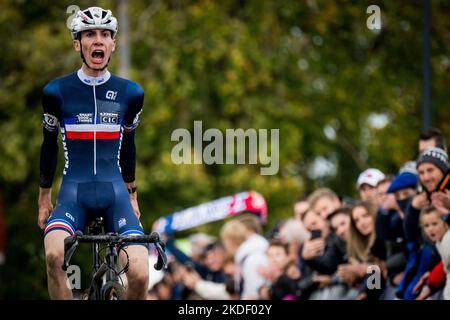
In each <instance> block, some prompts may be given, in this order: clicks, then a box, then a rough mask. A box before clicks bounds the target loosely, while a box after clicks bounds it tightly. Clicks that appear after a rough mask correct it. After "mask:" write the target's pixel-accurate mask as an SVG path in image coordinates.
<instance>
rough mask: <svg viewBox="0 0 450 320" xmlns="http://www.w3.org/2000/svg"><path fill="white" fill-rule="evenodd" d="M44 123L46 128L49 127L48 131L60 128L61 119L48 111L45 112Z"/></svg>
mask: <svg viewBox="0 0 450 320" xmlns="http://www.w3.org/2000/svg"><path fill="white" fill-rule="evenodd" d="M43 124H44V128H45V129H47V130H48V131H55V130H58V126H59V121H58V118H57V117H55V116H53V115H51V114H48V113H44V121H43Z"/></svg>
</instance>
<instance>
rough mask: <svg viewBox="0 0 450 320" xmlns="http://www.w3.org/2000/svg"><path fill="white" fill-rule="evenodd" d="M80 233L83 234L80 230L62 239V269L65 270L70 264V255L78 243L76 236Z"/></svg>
mask: <svg viewBox="0 0 450 320" xmlns="http://www.w3.org/2000/svg"><path fill="white" fill-rule="evenodd" d="M81 235H83V233H82V232H81V231H77V232H76V233H75V234H74V235H72V236H69V237H67V238H65V239H64V262H63V265H62V269H63V270H64V271H67V268H68V267H69V265H70V260H71V259H72V256H73V254H74V253H75V250H76V249H77V247H78V244H79V241H78V239H77V237H78V236H81Z"/></svg>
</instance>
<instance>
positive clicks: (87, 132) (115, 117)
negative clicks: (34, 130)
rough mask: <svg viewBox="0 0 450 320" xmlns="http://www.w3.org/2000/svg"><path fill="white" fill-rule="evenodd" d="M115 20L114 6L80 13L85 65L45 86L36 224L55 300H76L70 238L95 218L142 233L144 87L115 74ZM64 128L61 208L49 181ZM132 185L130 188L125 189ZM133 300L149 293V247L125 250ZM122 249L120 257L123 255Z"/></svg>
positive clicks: (77, 23) (77, 21)
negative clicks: (139, 175) (139, 146)
mask: <svg viewBox="0 0 450 320" xmlns="http://www.w3.org/2000/svg"><path fill="white" fill-rule="evenodd" d="M117 30H118V29H117V19H116V18H115V17H114V16H113V15H112V13H111V11H110V10H104V9H102V8H99V7H90V8H88V9H86V10H83V11H78V13H77V14H76V16H75V17H74V19H73V20H72V23H71V33H72V38H73V45H74V48H75V50H76V51H77V52H80V55H81V59H82V61H83V63H82V66H81V68H80V69H79V70H78V71H77V72H74V73H71V74H69V75H66V76H63V77H61V78H57V79H55V80H53V81H50V82H49V83H48V84H47V85H46V86H45V88H44V90H43V100H42V104H43V108H44V120H43V127H44V128H43V135H44V138H43V143H42V147H41V156H40V192H39V200H38V205H39V217H38V224H39V226H40V228H41V229H43V230H44V246H45V257H46V264H47V277H48V290H49V295H50V298H52V299H71V298H72V292H71V290H70V289H69V288H68V286H67V285H66V281H67V275H66V273H65V272H64V271H63V270H62V269H61V266H62V263H63V259H64V239H65V238H66V237H67V236H68V235H71V234H73V233H74V232H75V231H76V230H82V231H84V228H85V225H86V222H87V221H88V220H89V219H92V218H95V217H98V216H102V217H103V218H104V220H105V227H106V231H107V232H117V233H119V234H122V235H141V234H143V229H142V226H141V224H140V222H139V217H140V212H139V206H138V202H137V193H136V184H135V163H136V160H135V157H136V148H135V144H134V129H135V128H136V126H137V125H138V123H139V115H140V113H141V110H142V105H143V99H144V91H143V89H142V88H141V87H140V86H139V85H138V84H136V83H134V82H132V81H130V80H126V79H122V78H119V77H117V76H115V75H112V74H111V73H110V72H109V71H108V69H107V66H108V63H109V60H110V57H111V55H112V52H114V50H115V46H116V42H115V36H116V34H117ZM58 128H60V131H61V136H62V144H63V148H64V157H65V166H64V170H63V174H64V176H63V181H62V184H61V187H60V191H59V194H58V199H57V203H56V207H55V208H53V205H52V201H51V186H52V182H53V178H54V173H55V169H56V162H57V161H56V160H57V154H58V142H57V139H58ZM127 189H128V191H127ZM127 252H128V255H129V259H130V265H129V269H128V272H127V283H128V289H127V292H126V297H127V298H129V299H141V298H142V299H144V298H145V295H146V291H147V286H148V249H147V247H145V246H142V245H130V246H128V248H127ZM124 258H125V257H124V254H122V256H121V259H122V260H123V259H124Z"/></svg>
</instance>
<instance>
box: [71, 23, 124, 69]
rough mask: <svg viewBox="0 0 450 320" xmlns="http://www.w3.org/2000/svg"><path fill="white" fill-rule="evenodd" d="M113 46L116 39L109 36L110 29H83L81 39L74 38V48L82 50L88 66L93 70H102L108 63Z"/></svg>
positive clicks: (114, 46)
mask: <svg viewBox="0 0 450 320" xmlns="http://www.w3.org/2000/svg"><path fill="white" fill-rule="evenodd" d="M80 42H81V46H80ZM115 48H116V40H115V39H112V38H111V31H109V30H105V29H95V30H87V31H83V32H82V33H81V40H80V41H78V40H75V50H77V51H80V50H81V49H82V50H83V55H84V59H85V60H86V62H87V64H88V67H90V68H91V69H94V70H102V69H103V68H104V67H105V66H106V65H107V64H108V61H109V58H110V56H111V53H112V52H113V51H114V50H115Z"/></svg>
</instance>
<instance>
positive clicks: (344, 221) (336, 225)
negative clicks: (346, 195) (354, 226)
mask: <svg viewBox="0 0 450 320" xmlns="http://www.w3.org/2000/svg"><path fill="white" fill-rule="evenodd" d="M351 212H352V209H351V208H350V207H341V208H338V209H336V210H334V211H333V212H332V213H331V214H330V215H329V216H328V217H327V219H328V221H329V222H330V226H331V229H332V230H333V231H334V232H335V233H336V235H337V236H338V237H339V238H341V240H343V241H347V238H348V232H349V231H348V230H349V228H350V215H351Z"/></svg>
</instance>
